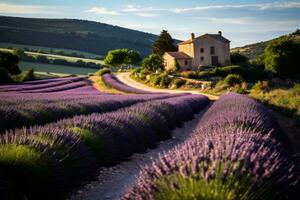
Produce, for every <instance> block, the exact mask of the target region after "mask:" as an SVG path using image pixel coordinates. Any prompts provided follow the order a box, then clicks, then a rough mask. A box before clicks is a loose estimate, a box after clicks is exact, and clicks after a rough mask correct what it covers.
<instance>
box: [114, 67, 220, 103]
mask: <svg viewBox="0 0 300 200" xmlns="http://www.w3.org/2000/svg"><path fill="white" fill-rule="evenodd" d="M129 75H130V73H129V72H125V73H118V74H117V75H116V76H117V78H118V79H119V80H120V81H121V82H123V83H124V84H126V85H129V86H131V87H134V88H137V89H140V90H145V91H150V92H166V93H191V94H202V95H205V96H207V97H208V98H209V99H211V100H216V99H218V96H215V95H210V94H205V93H202V92H199V91H196V90H178V89H173V90H170V89H158V88H152V87H149V86H147V85H144V84H142V83H139V82H137V81H135V80H133V79H132V78H130V76H129Z"/></svg>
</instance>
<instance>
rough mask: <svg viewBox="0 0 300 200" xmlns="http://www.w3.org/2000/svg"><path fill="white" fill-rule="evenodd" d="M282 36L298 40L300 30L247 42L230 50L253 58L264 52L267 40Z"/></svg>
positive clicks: (299, 38) (299, 39)
mask: <svg viewBox="0 0 300 200" xmlns="http://www.w3.org/2000/svg"><path fill="white" fill-rule="evenodd" d="M284 37H285V38H289V39H293V40H298V41H300V30H299V29H298V30H296V31H295V32H293V33H291V34H287V35H283V36H280V37H278V38H274V39H272V40H268V41H264V42H258V43H254V44H249V45H246V46H243V47H236V48H232V49H231V52H239V53H241V54H243V55H245V56H247V57H248V58H249V59H254V58H256V57H257V56H259V55H261V54H262V53H263V52H264V49H265V48H266V46H267V45H268V43H269V42H271V41H273V40H276V39H279V38H284Z"/></svg>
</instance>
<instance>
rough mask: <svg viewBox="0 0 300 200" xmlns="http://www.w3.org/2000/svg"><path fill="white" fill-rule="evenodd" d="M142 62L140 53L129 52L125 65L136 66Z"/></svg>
mask: <svg viewBox="0 0 300 200" xmlns="http://www.w3.org/2000/svg"><path fill="white" fill-rule="evenodd" d="M140 61H141V55H140V53H139V52H137V51H134V50H129V51H128V52H127V56H126V58H125V60H124V63H125V64H128V65H134V64H138V63H139V62H140Z"/></svg>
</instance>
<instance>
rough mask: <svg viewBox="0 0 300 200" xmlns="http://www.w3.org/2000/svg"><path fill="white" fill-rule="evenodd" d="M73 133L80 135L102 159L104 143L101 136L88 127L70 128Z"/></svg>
mask: <svg viewBox="0 0 300 200" xmlns="http://www.w3.org/2000/svg"><path fill="white" fill-rule="evenodd" d="M68 129H69V130H70V131H71V132H72V133H74V134H76V135H78V136H79V137H80V138H81V139H82V140H83V141H84V143H85V144H86V145H87V146H89V147H90V148H91V150H92V151H93V152H94V153H95V155H96V156H97V157H98V158H100V159H101V157H102V156H103V148H104V143H103V141H102V140H101V138H99V137H97V136H96V135H95V134H94V133H93V132H91V131H90V130H88V129H83V128H80V127H71V128H68Z"/></svg>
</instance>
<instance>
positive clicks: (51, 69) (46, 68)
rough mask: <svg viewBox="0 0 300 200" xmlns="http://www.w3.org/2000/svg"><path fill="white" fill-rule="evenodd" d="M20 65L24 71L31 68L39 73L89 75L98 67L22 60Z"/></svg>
mask: <svg viewBox="0 0 300 200" xmlns="http://www.w3.org/2000/svg"><path fill="white" fill-rule="evenodd" d="M19 67H20V69H21V70H22V71H27V70H29V69H31V68H33V69H34V71H35V72H36V73H38V74H42V75H56V76H68V75H77V76H87V75H88V73H93V72H95V71H97V70H96V69H90V68H80V67H73V66H65V65H53V64H42V63H32V62H23V61H22V62H20V63H19Z"/></svg>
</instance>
